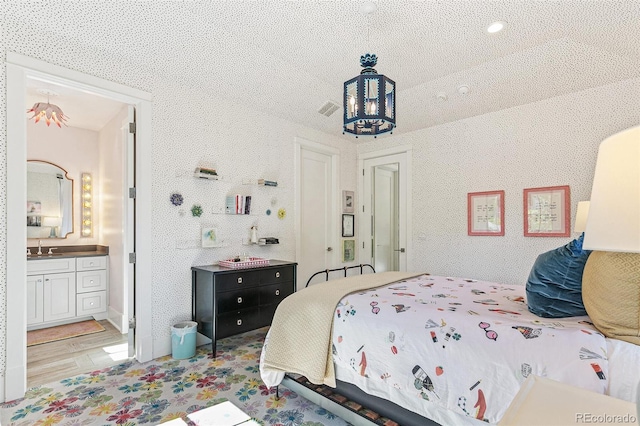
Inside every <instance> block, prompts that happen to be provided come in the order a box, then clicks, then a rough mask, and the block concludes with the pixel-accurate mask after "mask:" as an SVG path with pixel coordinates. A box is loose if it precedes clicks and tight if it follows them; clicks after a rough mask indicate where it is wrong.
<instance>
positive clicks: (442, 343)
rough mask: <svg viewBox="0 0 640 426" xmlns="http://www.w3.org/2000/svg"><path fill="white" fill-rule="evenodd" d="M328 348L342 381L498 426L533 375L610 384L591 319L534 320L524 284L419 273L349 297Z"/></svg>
mask: <svg viewBox="0 0 640 426" xmlns="http://www.w3.org/2000/svg"><path fill="white" fill-rule="evenodd" d="M332 344H333V348H332V349H333V359H334V363H335V368H336V375H337V377H338V378H339V379H340V380H343V381H347V382H351V383H353V384H355V385H357V386H358V387H360V388H361V389H363V390H364V391H366V392H367V393H370V394H373V395H377V396H380V397H383V398H385V399H389V400H391V401H393V402H395V403H396V404H398V405H400V406H403V407H405V408H407V409H410V410H412V411H415V412H417V413H420V414H423V415H425V416H427V417H430V418H434V415H432V414H430V413H429V407H430V406H431V404H429V403H426V404H425V403H424V401H425V400H427V401H429V402H431V403H433V404H436V405H438V406H440V407H441V408H445V409H447V410H451V411H454V412H456V413H458V414H461V415H463V416H466V417H468V418H469V419H470V420H471V419H472V418H473V419H480V420H484V421H488V422H490V423H497V422H498V420H500V418H501V417H502V416H503V414H504V413H505V411H506V409H507V407H508V405H509V403H510V402H511V400H512V399H513V397H514V396H515V394H516V393H517V392H518V390H519V388H520V385H521V383H522V382H523V381H524V380H525V378H526V377H527V376H528V375H529V374H535V375H538V376H542V377H548V378H550V379H554V380H558V381H561V382H564V383H568V384H571V385H574V386H578V387H581V388H584V389H588V390H591V391H594V392H598V393H605V392H606V390H607V385H608V368H609V366H608V361H607V352H606V351H607V343H606V341H605V338H604V337H603V336H602V335H601V334H600V333H599V332H598V331H596V330H595V328H594V327H593V326H592V325H591V323H590V322H589V318H588V317H586V316H585V317H572V318H566V319H549V320H547V319H543V318H540V317H537V316H535V315H533V314H532V313H530V312H529V311H528V310H527V306H526V303H525V300H524V286H508V285H502V284H496V283H491V282H483V281H476V280H466V279H461V278H449V277H438V276H430V275H422V276H419V277H416V278H411V279H408V280H405V281H399V282H396V283H393V284H390V285H386V286H384V287H380V288H377V289H373V290H367V291H364V292H360V293H357V294H351V295H348V296H346V297H344V298H343V299H342V300H341V302H340V304H339V305H338V307H337V309H336V312H335V315H334V326H333V341H332ZM438 411H440V410H438ZM435 417H436V418H437V416H435ZM436 420H437V419H436Z"/></svg>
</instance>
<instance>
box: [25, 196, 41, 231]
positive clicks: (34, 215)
mask: <svg viewBox="0 0 640 426" xmlns="http://www.w3.org/2000/svg"><path fill="white" fill-rule="evenodd" d="M27 226H42V203H40V201H27Z"/></svg>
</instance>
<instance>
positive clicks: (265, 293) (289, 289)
mask: <svg viewBox="0 0 640 426" xmlns="http://www.w3.org/2000/svg"><path fill="white" fill-rule="evenodd" d="M291 293H293V281H290V282H287V283H281V284H271V285H265V286H262V287H260V306H262V305H270V304H272V303H276V304H277V303H280V302H281V301H282V299H284V298H285V297H287V296H288V295H290V294H291Z"/></svg>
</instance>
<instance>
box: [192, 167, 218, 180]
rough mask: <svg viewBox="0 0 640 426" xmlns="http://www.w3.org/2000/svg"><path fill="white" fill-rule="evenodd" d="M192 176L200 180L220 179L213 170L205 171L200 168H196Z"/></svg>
mask: <svg viewBox="0 0 640 426" xmlns="http://www.w3.org/2000/svg"><path fill="white" fill-rule="evenodd" d="M194 176H195V177H198V178H200V179H211V180H218V179H220V176H218V173H217V172H216V171H215V170H214V169H205V168H202V167H196V170H195V172H194Z"/></svg>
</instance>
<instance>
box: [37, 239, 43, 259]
mask: <svg viewBox="0 0 640 426" xmlns="http://www.w3.org/2000/svg"><path fill="white" fill-rule="evenodd" d="M38 256H42V240H38Z"/></svg>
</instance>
